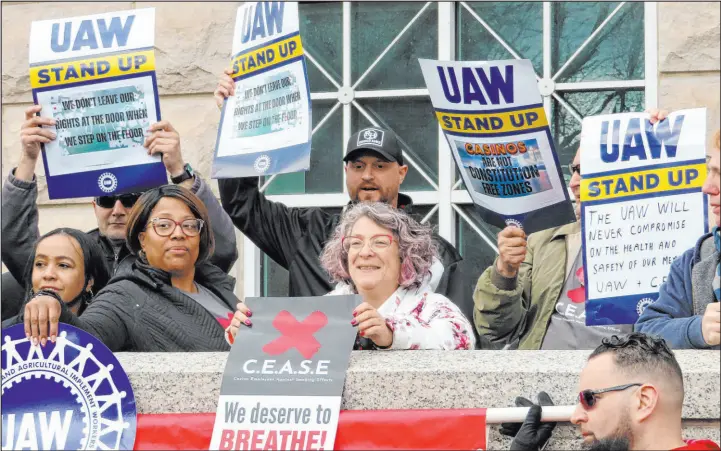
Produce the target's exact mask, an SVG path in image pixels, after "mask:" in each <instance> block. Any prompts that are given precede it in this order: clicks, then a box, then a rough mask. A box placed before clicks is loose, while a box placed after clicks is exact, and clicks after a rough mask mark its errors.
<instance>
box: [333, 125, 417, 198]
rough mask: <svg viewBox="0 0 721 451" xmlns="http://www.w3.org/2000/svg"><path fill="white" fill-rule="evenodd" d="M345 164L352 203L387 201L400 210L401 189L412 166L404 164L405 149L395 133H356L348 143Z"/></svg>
mask: <svg viewBox="0 0 721 451" xmlns="http://www.w3.org/2000/svg"><path fill="white" fill-rule="evenodd" d="M343 162H344V163H346V166H345V173H346V185H347V187H348V194H349V195H350V198H351V201H353V202H386V203H389V204H391V205H393V206H394V207H398V197H399V193H398V190H399V189H400V185H401V183H403V180H404V179H405V177H406V174H407V173H408V166H406V165H404V164H403V150H402V149H401V146H400V143H399V142H398V137H397V136H396V134H395V133H393V132H392V131H391V130H386V129H383V128H378V127H369V128H364V129H363V130H361V131H359V132H356V133H355V134H354V135H353V136H351V137H350V139H349V140H348V145H347V146H346V154H345V157H343ZM404 200H406V199H404ZM409 201H410V198H408V199H407V201H406V202H405V203H406V204H407V203H409Z"/></svg>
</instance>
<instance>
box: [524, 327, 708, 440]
mask: <svg viewBox="0 0 721 451" xmlns="http://www.w3.org/2000/svg"><path fill="white" fill-rule="evenodd" d="M579 389H580V392H579V396H578V405H577V406H576V410H575V411H574V412H573V415H572V416H571V423H573V424H576V425H579V426H580V427H581V434H582V435H583V440H584V444H585V445H586V447H587V448H588V449H591V450H594V451H598V450H619V451H620V450H624V451H625V450H631V449H633V450H659V449H668V450H718V449H719V447H718V445H716V444H715V443H714V442H712V441H710V440H683V439H682V438H681V437H682V423H681V409H682V408H683V398H684V387H683V375H682V373H681V367H680V366H679V364H678V362H677V361H676V358H675V357H674V355H673V352H671V350H670V349H669V348H668V346H667V345H666V342H665V341H663V339H660V338H654V337H651V336H649V335H645V334H642V333H638V332H636V333H632V334H629V335H627V336H625V337H618V336H616V335H614V336H612V337H611V338H606V339H604V340H603V342H602V344H601V345H600V346H598V347H597V348H596V349H595V350H594V351H593V352H592V353H591V356H590V357H589V358H588V363H587V364H586V367H585V368H584V369H583V371H582V372H581V377H580V381H579ZM540 410H541V408H540V407H538V406H536V408H535V411H536V412H537V414H536V415H535V416H532V415H531V413H532V412H529V417H528V418H527V419H526V422H524V424H523V426H522V427H521V429H520V431H519V433H518V434H517V435H516V437H515V438H514V443H513V444H512V448H511V449H533V450H536V449H539V446H543V444H545V440H547V439H548V435H550V434H546V435H544V434H540V433H539V432H540V430H539V428H541V427H543V426H542V425H541V423H540V418H541V415H540ZM539 437H540V438H541V439H545V440H544V443H541V442H540V441H539V439H538V438H539ZM519 443H520V444H521V445H522V447H519ZM514 446H515V448H514Z"/></svg>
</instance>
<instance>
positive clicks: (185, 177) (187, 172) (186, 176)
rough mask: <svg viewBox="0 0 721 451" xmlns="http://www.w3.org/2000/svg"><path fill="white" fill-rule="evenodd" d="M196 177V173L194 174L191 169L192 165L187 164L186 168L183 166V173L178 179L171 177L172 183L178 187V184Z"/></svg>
mask: <svg viewBox="0 0 721 451" xmlns="http://www.w3.org/2000/svg"><path fill="white" fill-rule="evenodd" d="M194 175H195V173H194V172H193V168H192V167H190V164H188V163H186V164H185V166H183V173H182V174H180V175H179V176H177V177H170V181H171V182H173V183H175V184H176V185H177V184H178V183H183V182H184V181H186V180H188V179H192V178H193V176H194Z"/></svg>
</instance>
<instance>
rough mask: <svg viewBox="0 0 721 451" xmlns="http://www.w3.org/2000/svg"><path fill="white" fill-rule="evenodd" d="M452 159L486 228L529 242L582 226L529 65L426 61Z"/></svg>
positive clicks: (519, 62) (525, 62)
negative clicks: (509, 228)
mask: <svg viewBox="0 0 721 451" xmlns="http://www.w3.org/2000/svg"><path fill="white" fill-rule="evenodd" d="M419 62H420V64H421V69H422V70H423V78H424V79H425V81H426V86H428V91H429V94H430V96H431V101H432V102H433V108H434V109H435V115H436V118H437V119H438V122H439V123H440V125H441V128H442V129H443V131H444V133H445V135H446V138H447V139H448V144H449V145H450V149H451V153H452V154H453V158H454V160H455V162H456V165H457V167H458V171H459V172H460V174H461V177H462V179H463V182H464V183H465V185H466V189H467V190H468V194H470V196H471V199H472V200H473V203H474V204H475V205H476V206H477V207H478V209H479V211H480V215H481V217H482V218H483V220H484V221H486V222H487V223H489V224H493V225H495V226H497V227H501V228H503V227H505V226H506V225H516V226H519V227H522V228H523V229H524V230H525V232H526V233H527V234H530V233H533V232H535V231H538V230H545V229H549V228H551V227H556V226H560V225H563V224H568V223H571V222H574V221H575V220H576V216H575V214H574V212H573V207H572V205H571V200H570V198H569V194H568V190H567V189H566V185H565V182H564V180H563V175H562V174H561V168H560V166H559V164H558V156H557V155H556V150H555V148H554V145H553V138H552V137H551V130H550V128H549V126H548V120H547V119H546V112H545V110H544V109H543V101H542V100H541V94H540V93H539V91H538V84H537V82H536V77H535V75H534V72H533V66H532V64H531V62H530V61H528V60H507V61H434V60H425V59H420V60H419Z"/></svg>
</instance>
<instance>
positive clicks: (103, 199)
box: [95, 193, 143, 208]
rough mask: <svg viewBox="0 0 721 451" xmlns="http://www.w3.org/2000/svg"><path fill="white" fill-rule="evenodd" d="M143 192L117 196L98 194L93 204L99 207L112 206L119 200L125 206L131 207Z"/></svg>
mask: <svg viewBox="0 0 721 451" xmlns="http://www.w3.org/2000/svg"><path fill="white" fill-rule="evenodd" d="M142 194H143V193H130V194H120V195H117V196H100V197H96V198H95V204H96V205H97V206H98V207H101V208H113V207H114V206H115V202H117V201H120V203H121V204H123V207H125V208H132V206H133V205H135V202H137V201H138V198H139V197H140V196H141V195H142Z"/></svg>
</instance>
